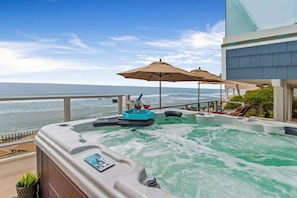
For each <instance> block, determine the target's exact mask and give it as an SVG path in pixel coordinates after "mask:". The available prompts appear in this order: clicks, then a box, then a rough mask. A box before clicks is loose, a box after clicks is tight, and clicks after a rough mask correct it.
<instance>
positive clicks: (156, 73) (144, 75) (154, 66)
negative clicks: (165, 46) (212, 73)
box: [118, 59, 202, 109]
mask: <svg viewBox="0 0 297 198" xmlns="http://www.w3.org/2000/svg"><path fill="white" fill-rule="evenodd" d="M118 75H121V76H124V77H125V78H133V79H141V80H147V81H159V108H160V109H161V98H162V93H161V82H162V81H167V82H182V81H197V80H199V79H201V78H202V77H199V75H196V74H193V73H191V72H188V71H186V70H183V69H180V68H178V67H174V66H172V65H170V64H168V63H166V62H162V60H161V59H160V61H156V62H152V63H151V64H149V65H147V66H144V67H139V68H136V69H132V70H128V71H125V72H121V73H118Z"/></svg>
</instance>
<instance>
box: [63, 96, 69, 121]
mask: <svg viewBox="0 0 297 198" xmlns="http://www.w3.org/2000/svg"><path fill="white" fill-rule="evenodd" d="M64 121H65V122H68V121H70V98H64Z"/></svg>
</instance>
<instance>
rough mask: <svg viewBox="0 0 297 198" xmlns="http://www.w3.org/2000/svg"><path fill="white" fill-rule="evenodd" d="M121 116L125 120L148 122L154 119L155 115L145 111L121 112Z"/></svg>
mask: <svg viewBox="0 0 297 198" xmlns="http://www.w3.org/2000/svg"><path fill="white" fill-rule="evenodd" d="M122 116H123V117H124V118H125V119H127V120H149V119H152V118H154V117H155V113H154V112H151V111H147V110H135V109H132V110H128V111H123V112H122Z"/></svg>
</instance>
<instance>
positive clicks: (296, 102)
mask: <svg viewBox="0 0 297 198" xmlns="http://www.w3.org/2000/svg"><path fill="white" fill-rule="evenodd" d="M293 109H297V96H294V98H293Z"/></svg>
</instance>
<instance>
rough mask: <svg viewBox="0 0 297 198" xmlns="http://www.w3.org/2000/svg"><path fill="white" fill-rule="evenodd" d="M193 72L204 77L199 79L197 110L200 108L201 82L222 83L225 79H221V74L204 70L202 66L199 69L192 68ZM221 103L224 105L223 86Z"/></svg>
mask: <svg viewBox="0 0 297 198" xmlns="http://www.w3.org/2000/svg"><path fill="white" fill-rule="evenodd" d="M191 73H194V74H196V75H198V76H200V77H203V78H201V79H199V80H198V99H197V110H198V111H199V110H200V84H201V83H203V84H221V86H222V83H224V81H223V80H222V79H221V77H220V76H217V75H215V74H212V73H210V72H208V71H206V70H202V69H201V68H200V67H199V68H198V69H195V70H192V71H191ZM220 103H221V105H222V87H221V88H220Z"/></svg>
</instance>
